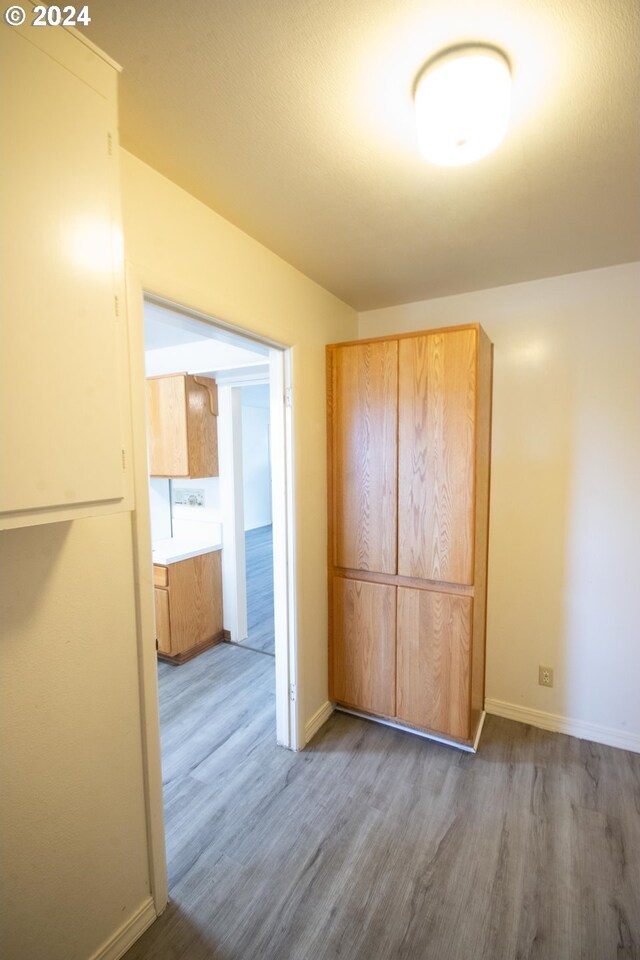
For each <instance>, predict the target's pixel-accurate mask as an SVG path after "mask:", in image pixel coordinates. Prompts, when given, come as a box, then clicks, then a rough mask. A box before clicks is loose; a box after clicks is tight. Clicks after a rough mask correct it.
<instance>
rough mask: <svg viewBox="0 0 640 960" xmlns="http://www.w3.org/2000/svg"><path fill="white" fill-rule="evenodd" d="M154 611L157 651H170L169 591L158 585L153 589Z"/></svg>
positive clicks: (168, 652)
mask: <svg viewBox="0 0 640 960" xmlns="http://www.w3.org/2000/svg"><path fill="white" fill-rule="evenodd" d="M153 599H154V603H155V611H156V640H157V641H158V653H167V654H170V653H171V620H170V616H169V591H168V590H161V589H159V588H158V587H156V588H155V590H154V591H153Z"/></svg>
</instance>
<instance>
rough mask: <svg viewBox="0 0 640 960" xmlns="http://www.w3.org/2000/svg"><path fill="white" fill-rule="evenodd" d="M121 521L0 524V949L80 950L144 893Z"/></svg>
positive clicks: (131, 614) (116, 923)
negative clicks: (5, 527) (4, 527)
mask: <svg viewBox="0 0 640 960" xmlns="http://www.w3.org/2000/svg"><path fill="white" fill-rule="evenodd" d="M130 519H131V518H130V514H127V513H122V514H117V515H115V516H108V517H99V518H92V519H87V520H77V521H75V522H68V523H53V524H47V525H45V526H37V527H30V528H27V529H22V530H12V531H8V532H5V533H3V534H2V543H1V546H2V574H1V578H0V590H1V608H2V632H3V638H2V644H1V645H0V650H1V665H0V677H1V690H0V709H1V711H2V730H3V744H2V751H1V759H0V762H1V764H2V769H1V771H0V781H1V787H2V813H3V851H2V873H3V881H4V885H5V889H4V891H3V904H2V911H3V916H2V940H1V948H0V953H1V954H2V956H3V957H5V958H6V960H26V958H29V960H87V958H88V957H89V956H91V955H92V954H93V953H94V951H95V950H96V949H97V948H98V946H99V945H100V944H101V943H102V942H103V941H105V940H106V939H107V938H108V937H109V936H110V935H111V934H113V932H114V931H115V930H116V929H118V928H119V927H120V926H121V924H122V923H124V922H125V921H126V920H128V919H129V917H130V916H131V915H132V914H133V913H135V912H136V910H138V909H139V907H140V906H141V904H142V903H143V902H144V900H145V899H148V896H149V882H148V865H147V840H146V824H145V812H144V798H143V792H142V791H143V787H142V753H141V739H140V707H139V690H138V654H137V645H136V620H135V607H134V593H133V562H132V554H131V523H130Z"/></svg>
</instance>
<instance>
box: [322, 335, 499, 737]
mask: <svg viewBox="0 0 640 960" xmlns="http://www.w3.org/2000/svg"><path fill="white" fill-rule="evenodd" d="M491 377H492V346H491V343H490V341H489V339H488V338H487V336H486V334H485V333H484V331H483V330H482V329H481V327H479V326H478V325H469V326H467V327H456V328H450V329H443V330H432V331H423V332H420V333H416V334H410V335H407V336H402V337H389V338H381V339H378V340H374V341H358V342H355V343H348V344H335V345H332V346H330V347H328V348H327V379H328V458H329V464H328V468H329V596H330V600H329V602H330V615H329V624H330V637H329V650H330V661H329V674H330V677H329V680H330V696H331V698H332V699H334V700H335V701H336V702H337V703H338V704H339V705H342V706H343V707H344V708H348V709H355V710H359V711H363V712H365V713H367V714H370V715H371V716H372V717H374V718H375V717H379V718H383V719H385V720H386V721H392V722H393V721H395V722H396V723H398V724H400V725H402V726H408V727H410V728H415V729H416V730H419V731H422V732H425V733H431V734H433V735H437V736H440V737H445V738H447V739H450V740H452V741H457V742H460V743H462V744H465V745H470V744H472V743H473V742H474V739H475V736H476V733H477V730H478V727H479V724H480V721H481V717H482V711H483V706H484V650H485V619H486V584H487V578H486V567H487V541H488V510H489V459H490V443H491Z"/></svg>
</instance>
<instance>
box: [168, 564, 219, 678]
mask: <svg viewBox="0 0 640 960" xmlns="http://www.w3.org/2000/svg"><path fill="white" fill-rule="evenodd" d="M153 583H154V599H155V614H156V640H157V646H158V656H159V657H161V658H162V659H163V660H169V661H171V663H184V661H185V660H190V659H191V658H192V657H195V656H197V655H198V654H199V653H202V652H203V651H204V650H207V649H208V648H209V647H211V646H213V644H214V643H218V642H219V641H220V640H222V638H223V624H222V564H221V554H220V551H219V550H217V551H214V552H213V553H204V554H201V555H200V556H198V557H191V558H190V559H188V560H179V561H178V562H176V563H171V564H168V565H167V566H162V565H160V564H154V566H153Z"/></svg>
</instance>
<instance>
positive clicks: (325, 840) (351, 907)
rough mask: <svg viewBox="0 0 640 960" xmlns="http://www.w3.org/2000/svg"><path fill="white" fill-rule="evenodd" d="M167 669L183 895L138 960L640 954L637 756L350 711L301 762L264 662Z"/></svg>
mask: <svg viewBox="0 0 640 960" xmlns="http://www.w3.org/2000/svg"><path fill="white" fill-rule="evenodd" d="M159 671H160V699H161V712H162V740H163V757H164V775H165V797H166V818H167V839H168V855H169V883H170V895H171V902H170V904H169V907H168V908H167V910H166V912H165V913H164V914H163V916H162V917H160V918H159V920H158V921H157V922H156V923H155V924H154V925H153V926H152V927H151V928H150V929H149V930H148V931H147V933H146V934H145V935H144V936H143V937H142V939H141V940H140V941H139V942H138V944H136V945H135V946H134V947H133V948H132V949H131V950H130V951H129V953H128V954H127V960H183V958H184V960H276V958H277V960H338V958H345V960H525V958H528V960H614V958H615V960H620V958H635V960H638V958H640V756H638V755H636V754H632V753H627V752H624V751H621V750H615V749H613V748H609V747H603V746H598V745H596V744H592V743H588V742H586V741H580V740H576V739H573V738H570V737H566V736H562V735H560V734H553V733H547V732H544V731H542V730H537V729H535V728H533V727H527V726H524V725H521V724H517V723H513V722H511V721H508V720H502V719H498V718H496V717H487V722H486V726H485V731H484V734H483V737H482V741H481V746H480V752H479V754H478V755H476V756H475V757H474V756H472V755H469V754H464V753H459V752H457V751H456V750H453V749H452V748H449V747H445V746H442V745H440V744H437V743H433V742H430V741H427V740H423V739H420V738H417V737H414V736H412V735H410V734H407V733H403V732H402V731H398V730H393V729H390V728H388V727H383V726H379V725H377V724H374V723H371V722H368V721H366V720H361V719H358V718H356V717H351V716H347V715H344V714H338V713H336V714H334V715H333V716H332V717H331V719H330V720H329V721H328V722H327V724H325V726H324V727H323V728H322V730H321V731H320V732H319V733H318V735H317V736H316V737H315V739H314V740H313V742H312V743H311V744H310V746H309V747H307V749H306V750H304V751H303V752H302V753H298V754H294V753H290V752H288V751H286V750H283V749H281V748H278V747H277V746H276V745H275V705H274V662H273V660H272V659H271V658H270V657H265V656H260V655H259V654H257V653H253V652H251V651H249V650H246V649H243V648H242V647H237V646H232V645H229V644H221V645H220V646H218V647H215V648H213V649H212V650H209V651H208V652H207V653H205V654H203V655H202V656H201V657H199V658H197V659H196V660H193V661H191V662H190V663H186V664H184V665H183V666H181V667H180V668H179V669H176V668H174V667H172V666H170V665H167V664H162V663H161V664H160V665H159Z"/></svg>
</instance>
